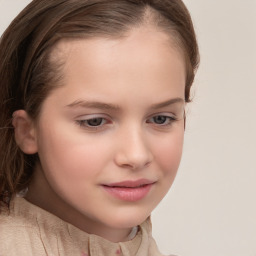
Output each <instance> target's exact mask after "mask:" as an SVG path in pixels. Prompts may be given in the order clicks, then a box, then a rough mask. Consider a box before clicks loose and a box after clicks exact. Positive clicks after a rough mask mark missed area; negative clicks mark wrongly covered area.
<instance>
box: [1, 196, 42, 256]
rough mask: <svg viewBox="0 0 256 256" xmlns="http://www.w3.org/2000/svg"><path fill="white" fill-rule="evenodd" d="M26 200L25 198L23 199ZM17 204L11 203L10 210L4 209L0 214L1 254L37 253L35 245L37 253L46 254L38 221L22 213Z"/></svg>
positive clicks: (5, 255)
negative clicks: (35, 249)
mask: <svg viewBox="0 0 256 256" xmlns="http://www.w3.org/2000/svg"><path fill="white" fill-rule="evenodd" d="M23 200H24V199H23ZM15 207H16V206H15V205H14V204H13V203H12V204H11V205H10V212H7V211H4V212H1V214H0V255H1V256H7V255H8V256H14V255H15V256H16V255H28V256H30V255H31V256H32V255H36V254H34V253H36V252H35V251H33V247H31V246H29V245H31V244H34V245H35V247H36V248H37V252H38V254H37V255H45V253H41V254H40V252H44V248H43V244H42V242H41V239H40V233H39V229H38V227H37V224H36V222H35V221H34V220H33V219H31V218H29V217H30V214H29V212H27V217H26V216H24V215H23V214H20V213H19V211H17V210H18V209H15Z"/></svg>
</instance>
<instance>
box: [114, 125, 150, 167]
mask: <svg viewBox="0 0 256 256" xmlns="http://www.w3.org/2000/svg"><path fill="white" fill-rule="evenodd" d="M120 133H121V134H120V137H119V138H118V139H119V143H118V144H119V147H118V152H117V155H116V161H117V163H118V165H120V166H123V167H129V168H132V169H139V168H143V167H145V166H147V165H148V164H149V163H150V162H151V161H152V158H153V157H152V152H151V149H150V145H149V142H148V139H147V134H146V131H144V129H143V127H142V125H139V124H132V125H129V126H126V128H125V129H123V130H122V131H121V132H120Z"/></svg>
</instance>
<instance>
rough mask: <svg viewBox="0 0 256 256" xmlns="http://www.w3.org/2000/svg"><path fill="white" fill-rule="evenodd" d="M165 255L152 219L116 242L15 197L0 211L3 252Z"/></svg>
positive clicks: (2, 254)
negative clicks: (152, 228)
mask: <svg viewBox="0 0 256 256" xmlns="http://www.w3.org/2000/svg"><path fill="white" fill-rule="evenodd" d="M18 255H19V256H23V255H24V256H35V255H36V256H45V255H47V256H64V255H69V256H103V255H104V256H106V255H107V256H108V255H110V256H162V254H161V253H160V252H159V251H158V248H157V246H156V243H155V241H154V239H153V238H152V235H151V221H150V218H148V219H147V220H146V221H145V222H144V223H142V224H141V225H140V226H139V228H138V232H137V234H136V236H135V237H134V238H133V239H132V240H130V241H127V242H120V243H113V242H110V241H107V240H105V239H103V238H101V237H99V236H96V235H91V234H87V233H85V232H84V231H82V230H80V229H78V228H76V227H74V226H73V225H71V224H69V223H67V222H65V221H63V220H61V219H60V218H58V217H56V216H55V215H53V214H51V213H49V212H47V211H45V210H43V209H41V208H40V207H37V206H35V205H33V204H31V203H29V202H28V201H27V200H25V199H24V198H19V197H16V198H14V199H13V200H12V201H11V205H10V212H9V213H8V212H2V213H1V215H0V256H18Z"/></svg>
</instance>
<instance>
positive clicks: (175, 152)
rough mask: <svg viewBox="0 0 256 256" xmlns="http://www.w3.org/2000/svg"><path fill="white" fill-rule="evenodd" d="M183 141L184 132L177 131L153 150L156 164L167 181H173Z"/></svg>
mask: <svg viewBox="0 0 256 256" xmlns="http://www.w3.org/2000/svg"><path fill="white" fill-rule="evenodd" d="M183 140H184V131H183V130H179V131H178V132H176V133H173V134H171V135H170V136H168V138H165V139H164V140H162V141H161V142H160V143H159V146H158V147H156V148H155V158H156V162H157V164H158V165H159V167H160V169H161V170H162V175H163V176H165V178H167V180H169V178H170V179H171V180H173V179H174V177H175V175H176V173H177V170H178V168H179V164H180V160H181V156H182V149H183Z"/></svg>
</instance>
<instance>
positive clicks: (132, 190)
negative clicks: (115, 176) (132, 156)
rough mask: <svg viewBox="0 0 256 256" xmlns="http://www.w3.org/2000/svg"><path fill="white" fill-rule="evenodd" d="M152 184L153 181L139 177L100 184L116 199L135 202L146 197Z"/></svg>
mask: <svg viewBox="0 0 256 256" xmlns="http://www.w3.org/2000/svg"><path fill="white" fill-rule="evenodd" d="M154 184H155V182H154V181H150V180H147V179H140V180H136V181H132V180H127V181H122V182H117V183H111V184H107V185H102V187H103V188H104V190H105V191H106V192H107V193H109V194H110V195H111V196H113V197H115V198H117V199H120V200H123V201H130V202H135V201H139V200H141V199H143V198H144V197H146V196H147V194H148V193H149V191H150V190H151V188H152V186H153V185H154Z"/></svg>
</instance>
